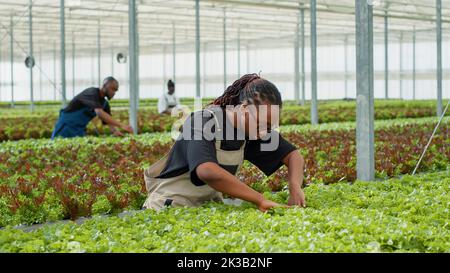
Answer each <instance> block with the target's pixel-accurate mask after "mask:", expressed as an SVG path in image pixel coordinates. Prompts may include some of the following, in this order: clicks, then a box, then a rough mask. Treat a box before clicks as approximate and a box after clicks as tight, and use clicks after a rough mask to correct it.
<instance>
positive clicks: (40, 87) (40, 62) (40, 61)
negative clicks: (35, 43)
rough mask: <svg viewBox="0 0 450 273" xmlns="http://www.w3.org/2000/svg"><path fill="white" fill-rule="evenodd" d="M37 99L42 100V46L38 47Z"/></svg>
mask: <svg viewBox="0 0 450 273" xmlns="http://www.w3.org/2000/svg"><path fill="white" fill-rule="evenodd" d="M39 68H40V69H39V70H38V71H39V100H40V101H42V72H43V69H42V48H41V47H39Z"/></svg>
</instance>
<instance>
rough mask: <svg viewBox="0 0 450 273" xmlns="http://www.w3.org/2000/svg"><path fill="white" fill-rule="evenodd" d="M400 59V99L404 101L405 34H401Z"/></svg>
mask: <svg viewBox="0 0 450 273" xmlns="http://www.w3.org/2000/svg"><path fill="white" fill-rule="evenodd" d="M399 48H400V52H399V54H398V55H399V57H400V68H399V70H400V72H399V81H400V99H403V32H400V43H399Z"/></svg>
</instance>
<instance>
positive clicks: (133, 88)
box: [128, 0, 139, 134]
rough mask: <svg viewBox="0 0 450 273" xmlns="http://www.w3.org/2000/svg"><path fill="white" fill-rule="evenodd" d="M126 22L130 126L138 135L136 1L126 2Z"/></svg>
mask: <svg viewBox="0 0 450 273" xmlns="http://www.w3.org/2000/svg"><path fill="white" fill-rule="evenodd" d="M128 9H129V11H128V12H129V14H128V20H129V24H128V25H129V31H128V36H129V37H128V38H129V51H130V52H129V55H130V67H129V77H130V125H131V127H133V131H134V134H137V133H138V106H139V85H138V75H137V71H138V70H137V68H138V66H139V59H138V55H137V46H138V41H137V39H138V36H137V17H136V0H129V1H128Z"/></svg>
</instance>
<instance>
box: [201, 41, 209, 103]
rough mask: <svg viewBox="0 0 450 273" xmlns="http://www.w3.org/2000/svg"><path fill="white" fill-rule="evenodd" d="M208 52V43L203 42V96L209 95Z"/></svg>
mask: <svg viewBox="0 0 450 273" xmlns="http://www.w3.org/2000/svg"><path fill="white" fill-rule="evenodd" d="M206 52H207V44H206V43H203V66H202V90H203V96H204V97H207V96H208V95H207V93H206V80H207V78H206Z"/></svg>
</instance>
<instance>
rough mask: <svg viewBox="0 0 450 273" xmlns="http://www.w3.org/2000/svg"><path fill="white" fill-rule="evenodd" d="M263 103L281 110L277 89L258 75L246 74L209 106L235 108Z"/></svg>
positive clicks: (279, 95)
mask: <svg viewBox="0 0 450 273" xmlns="http://www.w3.org/2000/svg"><path fill="white" fill-rule="evenodd" d="M265 101H267V102H269V103H271V104H273V105H278V106H279V107H280V108H281V106H282V100H281V94H280V92H279V91H278V88H277V87H276V86H275V85H274V84H273V83H271V82H269V81H268V80H266V79H263V78H261V77H260V76H259V75H258V74H247V75H244V76H242V77H241V78H240V79H239V80H237V81H235V82H234V83H233V84H232V85H231V86H229V87H228V88H227V90H225V93H224V94H223V95H222V96H220V97H218V98H217V99H215V100H214V101H213V102H212V103H211V105H218V106H220V107H221V108H226V107H227V105H233V106H237V105H239V104H241V103H244V102H247V103H248V104H254V105H259V104H261V103H263V102H265Z"/></svg>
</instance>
